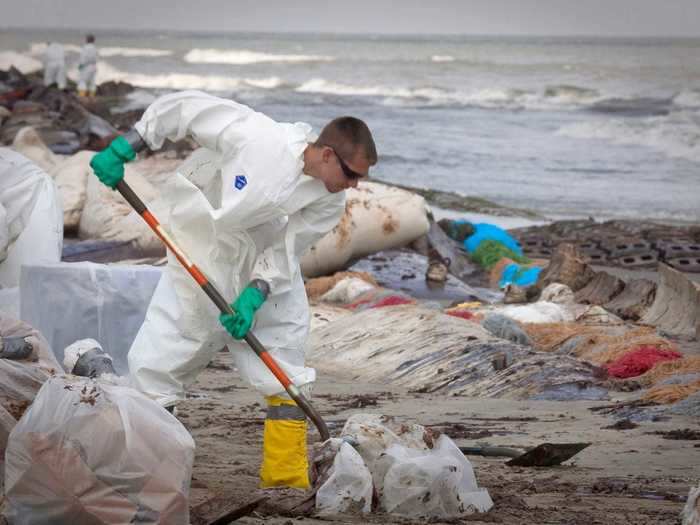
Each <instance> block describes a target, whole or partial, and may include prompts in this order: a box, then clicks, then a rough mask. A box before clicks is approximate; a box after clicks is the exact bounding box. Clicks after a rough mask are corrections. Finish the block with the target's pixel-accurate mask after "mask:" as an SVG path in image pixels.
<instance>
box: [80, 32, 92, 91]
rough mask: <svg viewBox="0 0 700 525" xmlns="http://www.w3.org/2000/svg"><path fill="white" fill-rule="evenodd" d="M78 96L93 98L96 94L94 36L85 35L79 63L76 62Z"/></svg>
mask: <svg viewBox="0 0 700 525" xmlns="http://www.w3.org/2000/svg"><path fill="white" fill-rule="evenodd" d="M78 75H79V79H78V95H79V96H81V97H85V96H88V95H89V96H91V97H94V96H95V93H96V92H97V85H96V84H95V77H96V76H97V48H96V47H95V36H94V35H87V36H86V37H85V45H83V47H82V49H81V50H80V61H79V62H78Z"/></svg>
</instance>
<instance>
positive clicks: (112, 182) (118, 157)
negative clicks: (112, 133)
mask: <svg viewBox="0 0 700 525" xmlns="http://www.w3.org/2000/svg"><path fill="white" fill-rule="evenodd" d="M135 157H136V152H135V151H134V150H133V148H132V147H131V145H130V144H129V142H128V141H127V140H126V139H125V138H124V137H117V138H116V139H114V140H113V141H112V143H111V144H110V145H109V146H107V147H106V148H105V149H103V150H102V151H100V152H99V153H98V154H97V155H95V156H94V157H92V160H91V161H90V167H92V170H93V171H94V172H95V175H97V178H98V179H100V182H102V183H103V184H104V185H106V186H109V187H110V188H112V189H114V188H116V187H117V184H118V183H119V181H120V180H122V179H123V178H124V164H126V163H127V162H129V161H131V160H134V158H135Z"/></svg>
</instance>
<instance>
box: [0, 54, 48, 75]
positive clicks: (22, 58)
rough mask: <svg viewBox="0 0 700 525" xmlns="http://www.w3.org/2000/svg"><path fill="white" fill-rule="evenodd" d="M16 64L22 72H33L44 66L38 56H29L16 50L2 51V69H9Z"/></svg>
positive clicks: (0, 67)
mask: <svg viewBox="0 0 700 525" xmlns="http://www.w3.org/2000/svg"><path fill="white" fill-rule="evenodd" d="M12 66H14V67H15V68H17V69H18V70H19V71H20V72H22V73H25V74H26V73H33V72H34V71H38V70H40V69H42V68H43V67H44V66H43V64H42V63H41V61H39V60H37V59H36V58H32V57H28V56H27V55H23V54H22V53H17V52H16V51H0V70H2V71H7V70H8V69H10V67H12Z"/></svg>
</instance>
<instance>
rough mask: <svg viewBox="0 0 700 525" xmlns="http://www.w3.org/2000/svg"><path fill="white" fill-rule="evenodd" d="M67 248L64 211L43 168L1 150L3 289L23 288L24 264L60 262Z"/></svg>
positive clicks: (0, 278) (0, 277)
mask: <svg viewBox="0 0 700 525" xmlns="http://www.w3.org/2000/svg"><path fill="white" fill-rule="evenodd" d="M62 249H63V208H62V206H61V201H60V196H59V194H58V191H57V190H56V185H55V184H54V181H53V179H52V178H51V177H49V176H48V175H47V174H46V173H45V172H44V171H43V170H42V169H41V168H39V167H38V166H37V165H36V164H34V163H33V162H31V161H30V160H29V159H27V158H26V157H24V156H23V155H20V154H19V153H17V152H16V151H13V150H11V149H9V148H0V288H13V287H15V286H18V285H19V274H20V269H21V266H22V265H23V264H44V263H57V262H58V261H60V260H61V251H62Z"/></svg>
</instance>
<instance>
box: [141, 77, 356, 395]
mask: <svg viewBox="0 0 700 525" xmlns="http://www.w3.org/2000/svg"><path fill="white" fill-rule="evenodd" d="M135 128H136V130H137V131H138V132H139V134H140V135H141V137H142V138H143V139H144V141H145V142H146V144H147V145H148V146H149V147H150V148H152V149H158V148H160V147H161V145H162V144H163V141H164V140H165V139H170V140H174V141H175V140H180V139H182V138H184V137H186V136H190V137H191V138H193V139H194V140H195V141H196V142H197V143H198V144H199V145H201V146H203V147H202V148H201V149H198V150H197V151H195V152H194V153H193V154H192V156H191V157H190V158H189V159H188V160H187V161H185V163H184V164H183V165H182V166H181V167H180V169H179V170H178V172H177V173H176V174H175V175H174V176H173V177H172V178H171V179H170V180H169V181H168V184H167V188H165V189H164V190H163V191H162V195H161V198H160V199H159V200H158V201H157V202H156V203H154V204H155V205H151V208H152V209H153V211H154V213H155V215H156V216H157V217H158V218H159V220H160V221H161V222H162V223H163V224H164V225H165V227H166V229H168V230H169V232H170V233H171V235H172V236H173V237H174V238H175V240H176V242H177V243H178V244H179V245H180V246H181V247H182V249H183V250H184V252H185V253H186V254H187V255H188V256H189V258H190V259H191V260H192V262H194V263H195V264H196V265H198V266H199V268H200V269H201V270H202V271H203V272H204V273H205V274H206V275H207V277H208V278H209V280H210V281H211V282H212V283H213V284H214V285H215V286H216V287H217V288H218V289H219V291H220V292H221V293H222V294H223V296H224V297H226V298H227V299H228V300H229V301H231V302H232V301H233V300H234V299H235V298H236V297H237V296H238V295H239V294H240V292H241V291H242V289H243V288H244V287H245V286H246V285H247V284H248V283H249V282H250V281H251V280H252V279H256V278H259V279H264V280H265V281H267V282H268V283H269V285H270V295H269V297H268V300H267V301H266V302H265V303H264V304H263V306H262V307H261V308H260V310H258V312H257V314H256V317H255V324H254V326H253V333H254V334H255V335H256V336H257V337H258V339H259V340H260V341H261V342H262V344H263V345H264V346H265V347H266V348H267V349H268V351H269V352H270V354H271V355H272V356H273V357H274V358H275V360H277V362H278V364H279V365H280V366H281V367H282V368H283V369H284V370H285V372H286V373H287V374H288V376H289V377H290V379H291V380H292V381H293V382H294V383H295V384H296V385H297V386H302V385H306V384H309V383H311V382H313V381H314V379H315V370H314V369H313V368H307V367H305V366H304V354H305V351H306V344H307V337H308V330H309V315H310V314H309V307H308V302H307V298H306V293H305V290H304V283H303V281H302V276H301V271H300V268H299V257H300V256H301V255H302V253H303V252H304V251H305V250H306V249H307V248H308V247H309V246H310V245H311V244H313V243H314V242H315V241H316V240H318V239H319V238H320V237H322V236H323V235H324V234H325V233H326V232H328V231H330V230H331V229H332V228H333V227H334V226H335V225H336V224H337V223H338V221H339V219H340V217H341V215H342V213H343V211H344V206H345V196H344V192H340V193H337V194H331V193H329V192H328V191H327V190H326V188H325V186H324V184H323V183H322V182H321V181H320V180H318V179H315V178H312V177H309V176H308V175H305V174H304V173H303V172H302V170H303V167H304V160H303V152H304V150H305V149H306V147H307V145H308V143H309V142H311V141H312V140H313V137H312V135H311V128H310V126H309V125H307V124H303V123H296V124H281V123H277V122H275V121H273V120H272V119H270V118H268V117H266V116H265V115H263V114H261V113H257V112H255V111H253V110H252V109H250V108H248V107H246V106H244V105H241V104H238V103H236V102H232V101H230V100H224V99H220V98H216V97H213V96H210V95H207V94H205V93H201V92H198V91H185V92H182V93H175V94H172V95H166V96H164V97H162V98H160V99H158V100H156V101H155V102H154V103H153V104H152V105H151V106H150V107H149V108H148V109H147V110H146V112H145V113H144V115H143V117H142V118H141V120H140V121H139V122H138V123H137V124H136V125H135ZM218 317H219V311H218V309H217V308H216V307H215V306H214V305H213V304H212V302H211V301H210V299H209V298H208V297H207V296H206V295H205V294H204V292H203V291H202V290H201V288H200V287H199V286H198V285H197V284H196V283H195V282H194V280H193V279H192V277H191V276H190V275H189V274H188V273H187V272H186V271H185V270H184V269H183V268H182V267H181V266H180V263H179V262H177V260H176V259H175V258H174V256H172V255H171V254H168V266H167V269H166V271H165V272H164V273H163V276H162V277H161V279H160V281H159V283H158V286H157V288H156V291H155V293H154V296H153V299H152V300H151V304H150V306H149V309H148V312H147V314H146V319H145V321H144V323H143V325H142V326H141V329H140V330H139V332H138V334H137V336H136V339H135V340H134V342H133V344H132V346H131V348H130V350H129V356H128V357H129V370H130V373H131V376H132V380H133V381H134V384H135V386H136V387H137V388H139V389H140V390H141V391H143V392H145V393H147V394H149V395H150V396H152V397H153V398H155V399H156V400H157V401H159V402H160V403H161V404H162V405H163V406H169V405H172V404H174V403H175V402H177V401H178V400H181V399H183V397H184V387H185V386H186V385H188V384H189V383H191V382H192V381H194V379H195V377H196V376H197V374H198V373H199V372H200V371H201V370H202V369H203V368H204V367H205V366H206V365H207V364H208V363H209V361H210V360H211V359H212V358H213V357H214V354H215V352H216V351H217V350H219V349H221V348H222V347H223V346H224V345H225V344H226V345H228V348H229V349H230V350H231V352H232V353H233V357H234V361H235V364H236V366H237V368H238V370H239V372H240V374H241V375H242V376H243V377H244V378H245V379H247V380H248V381H249V382H250V383H251V384H252V385H253V386H254V387H255V388H257V389H258V391H260V392H261V393H262V394H263V395H265V396H271V395H275V394H279V393H283V392H284V389H283V387H282V386H281V385H280V384H279V382H278V381H277V379H276V378H275V377H274V376H273V375H272V374H271V373H270V372H269V371H268V369H267V367H266V366H265V365H264V364H263V363H262V361H261V360H260V358H259V357H258V356H257V355H256V354H255V353H254V352H253V351H252V350H251V349H250V348H248V346H247V344H246V343H245V342H243V341H240V342H238V341H235V340H234V339H232V338H231V337H230V336H229V335H228V334H227V333H226V332H225V330H224V329H223V327H222V326H221V325H220V324H219V319H218Z"/></svg>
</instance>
